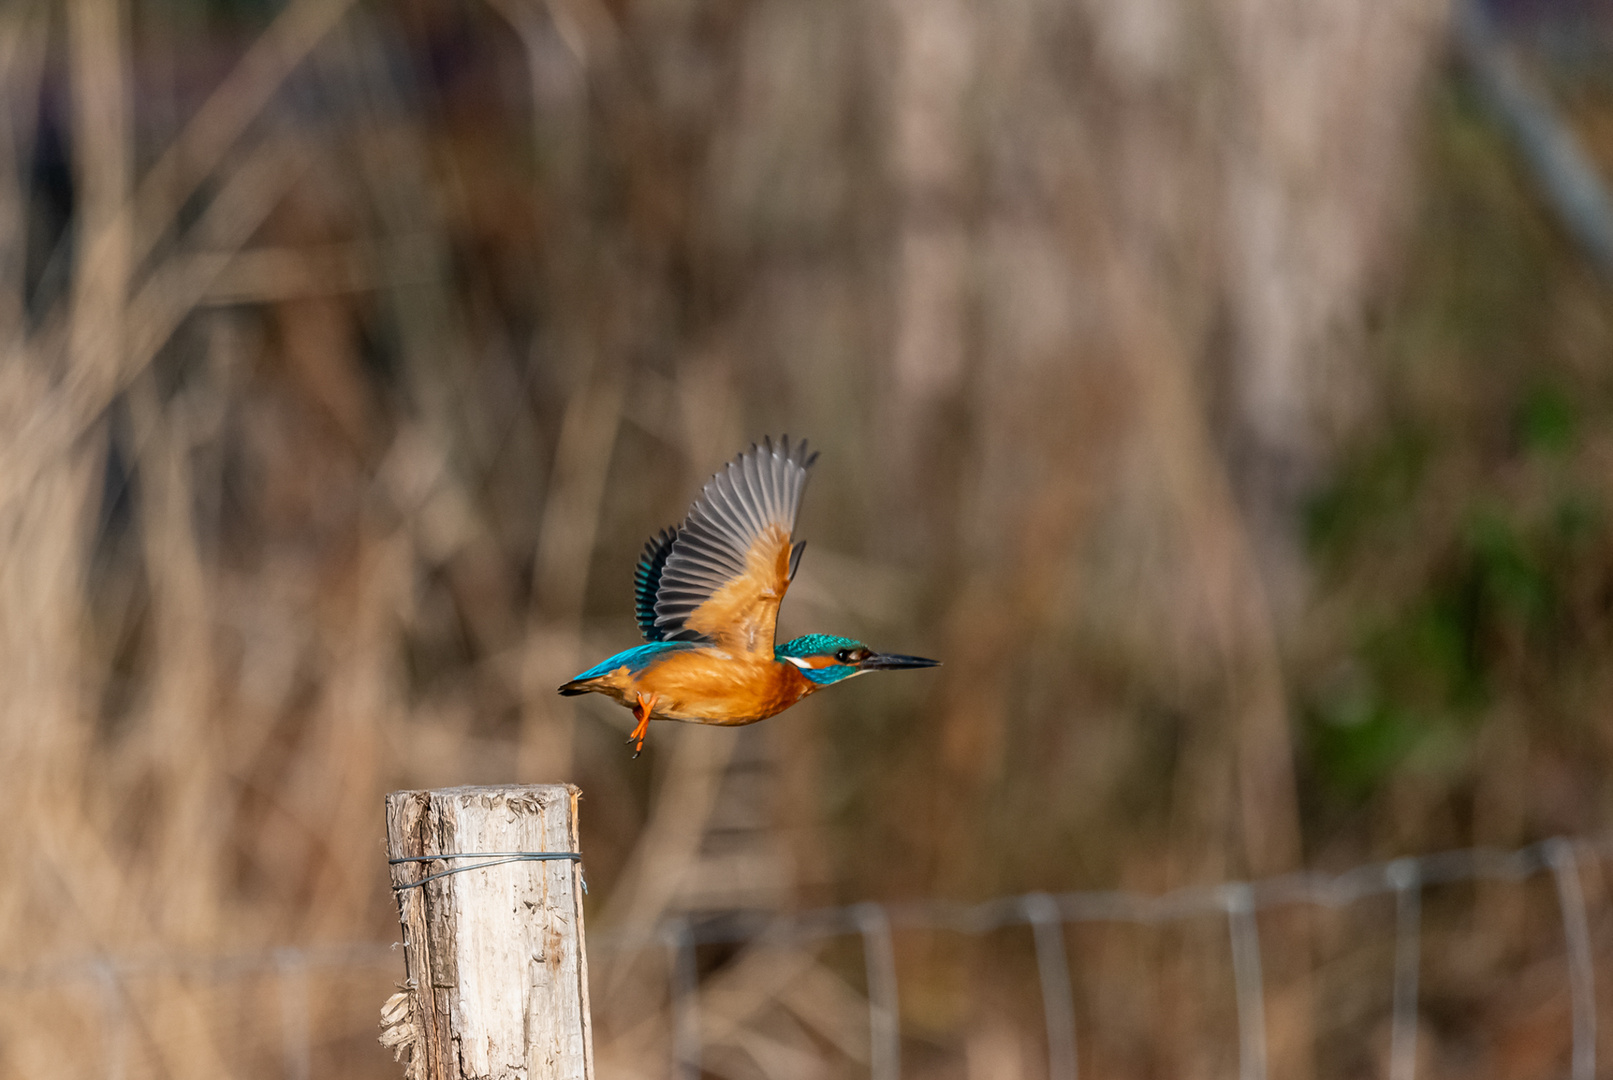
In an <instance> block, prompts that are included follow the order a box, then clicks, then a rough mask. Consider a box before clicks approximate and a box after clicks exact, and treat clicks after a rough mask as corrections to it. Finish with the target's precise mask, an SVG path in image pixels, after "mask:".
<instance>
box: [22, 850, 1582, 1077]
mask: <svg viewBox="0 0 1613 1080" xmlns="http://www.w3.org/2000/svg"><path fill="white" fill-rule="evenodd" d="M1609 854H1613V842H1609V841H1606V840H1572V839H1566V838H1555V839H1550V840H1545V841H1542V842H1540V843H1537V844H1533V845H1530V846H1528V847H1524V848H1520V849H1518V850H1514V851H1500V850H1495V849H1486V848H1471V849H1464V850H1458V851H1449V852H1442V853H1438V854H1433V855H1426V856H1421V857H1407V858H1400V859H1395V860H1393V861H1390V862H1385V863H1373V864H1365V865H1361V866H1357V867H1354V868H1352V869H1350V870H1347V871H1345V872H1343V873H1339V874H1324V873H1314V872H1305V873H1295V874H1288V875H1283V876H1280V877H1274V878H1268V879H1263V880H1258V881H1233V882H1227V883H1224V884H1221V885H1217V886H1207V887H1191V888H1184V889H1180V890H1177V891H1174V892H1169V893H1164V894H1161V895H1152V896H1151V895H1145V894H1140V893H1134V892H1123V891H1101V892H1099V891H1093V892H1069V893H1060V894H1049V893H1030V894H1025V895H1018V896H1005V897H999V898H995V899H992V900H988V901H985V902H982V903H979V904H963V903H956V902H952V901H945V900H926V901H919V902H911V903H892V904H878V903H871V902H865V903H859V904H854V905H849V906H844V907H832V908H822V909H818V910H812V911H804V912H800V913H793V914H787V915H761V914H755V913H738V914H734V915H730V916H715V917H702V918H698V919H696V918H692V917H679V918H674V919H671V920H669V921H666V922H663V923H661V924H659V925H656V926H648V927H623V928H618V929H606V930H602V931H598V932H595V933H594V934H592V935H591V936H590V939H589V942H588V944H589V947H590V949H591V951H593V952H595V953H597V954H609V953H612V952H616V951H620V950H630V949H646V948H652V949H653V948H664V949H666V950H667V951H668V960H669V963H668V965H667V970H668V973H669V977H668V982H669V985H668V988H667V993H668V998H669V1002H670V1016H671V1039H670V1052H671V1060H670V1071H671V1075H672V1076H673V1077H674V1078H677V1080H685V1078H687V1080H695V1078H698V1077H699V1076H700V1075H701V1074H702V1060H701V1050H702V1047H701V1034H700V1032H701V1024H700V977H699V971H698V967H697V963H696V955H695V954H696V950H697V948H699V947H700V946H702V945H751V944H761V945H766V944H772V945H800V944H805V943H811V942H821V941H824V940H826V939H832V938H848V939H854V940H856V941H858V942H860V946H861V952H862V961H863V965H864V969H865V972H864V974H865V978H866V988H867V1001H868V1020H867V1024H868V1033H869V1047H870V1054H869V1074H870V1076H871V1080H897V1078H898V1077H899V1076H900V1075H901V1073H902V1030H901V1022H900V1016H901V1014H900V990H899V986H898V976H897V964H896V953H895V949H894V946H893V937H894V935H895V934H897V933H901V932H909V931H941V932H948V933H955V934H962V935H970V936H979V935H984V934H988V933H991V932H993V931H998V930H1003V929H1007V928H1013V927H1025V928H1028V929H1029V930H1030V932H1031V937H1032V942H1033V946H1034V948H1033V956H1034V961H1035V967H1036V972H1037V977H1038V982H1039V991H1040V997H1041V1003H1042V1014H1043V1015H1042V1024H1043V1026H1044V1027H1045V1036H1046V1046H1047V1063H1046V1069H1047V1076H1048V1077H1049V1080H1076V1078H1077V1077H1078V1076H1079V1067H1078V1060H1079V1059H1078V1054H1077V1047H1078V1036H1079V1032H1078V1031H1077V1024H1076V1009H1075V1002H1074V993H1073V989H1072V969H1071V965H1070V954H1069V950H1068V949H1067V948H1066V938H1065V927H1066V926H1068V925H1071V924H1079V923H1105V922H1107V923H1131V924H1139V925H1163V924H1169V923H1175V922H1179V921H1182V920H1186V919H1191V918H1200V917H1204V916H1214V917H1219V918H1222V919H1224V920H1225V924H1226V933H1227V939H1228V943H1229V946H1230V956H1231V965H1230V966H1231V981H1232V984H1233V990H1234V1000H1235V1006H1236V1009H1235V1014H1236V1022H1237V1029H1238V1030H1237V1047H1238V1074H1239V1077H1240V1080H1265V1078H1266V1076H1267V1033H1266V1001H1265V992H1264V989H1263V985H1262V978H1263V976H1262V970H1263V965H1262V939H1261V930H1260V923H1259V919H1258V915H1259V914H1260V913H1261V912H1266V911H1270V910H1272V909H1277V908H1283V907H1294V906H1302V905H1312V906H1317V907H1322V908H1328V909H1334V910H1338V909H1343V908H1346V907H1349V906H1351V905H1353V904H1356V903H1358V902H1360V901H1362V900H1365V899H1368V898H1371V897H1382V896H1390V897H1392V898H1393V900H1394V918H1393V922H1392V932H1393V936H1394V947H1393V985H1392V1005H1391V1012H1392V1015H1391V1022H1390V1048H1389V1057H1388V1075H1389V1077H1390V1080H1413V1078H1414V1076H1415V1075H1416V1068H1417V1061H1418V1057H1417V1039H1418V1026H1419V1024H1418V1008H1419V999H1418V992H1419V991H1418V987H1419V979H1420V974H1421V968H1422V944H1423V942H1422V906H1423V905H1422V897H1423V893H1424V891H1425V890H1426V889H1428V888H1430V887H1435V886H1440V885H1450V884H1457V883H1464V882H1483V881H1507V882H1522V881H1524V880H1527V879H1530V878H1533V877H1536V876H1539V875H1549V877H1550V879H1551V882H1552V885H1553V892H1554V895H1555V898H1556V908H1557V915H1558V917H1559V919H1560V923H1561V930H1562V935H1563V946H1564V956H1565V964H1564V979H1565V983H1566V988H1567V992H1568V996H1569V1000H1570V1003H1571V1018H1572V1019H1571V1030H1570V1031H1569V1032H1567V1033H1566V1034H1567V1036H1568V1040H1569V1043H1570V1047H1571V1055H1570V1060H1571V1063H1572V1064H1571V1076H1572V1078H1573V1080H1592V1078H1593V1077H1594V1076H1595V1074H1596V1012H1597V1009H1596V988H1595V977H1594V956H1593V950H1592V941H1591V934H1590V927H1589V920H1588V917H1587V912H1586V902H1585V897H1584V893H1583V891H1582V887H1581V880H1580V872H1581V869H1582V865H1583V864H1584V863H1585V861H1586V860H1589V859H1601V858H1603V857H1605V856H1607V855H1609ZM401 967H402V953H401V951H400V950H399V949H398V948H397V947H396V946H394V945H389V944H380V943H370V942H356V943H349V944H339V945H319V946H307V947H284V948H275V949H268V950H263V951H258V952H248V953H239V954H231V955H215V956H198V955H187V954H182V953H174V952H158V951H154V952H151V953H142V954H124V955H101V956H86V957H81V958H75V959H72V960H64V961H59V962H55V963H49V964H42V965H37V966H33V967H28V968H21V969H10V970H6V969H0V994H39V993H44V992H47V991H51V990H59V989H62V988H73V989H76V990H78V991H80V992H87V993H88V995H89V996H91V997H93V999H94V1000H95V1002H96V1003H97V1008H98V1009H99V1018H98V1020H99V1027H100V1030H101V1031H102V1032H103V1038H102V1039H101V1040H99V1053H100V1055H101V1057H102V1061H101V1063H100V1067H99V1068H98V1069H97V1070H96V1071H97V1072H99V1073H100V1074H101V1075H104V1076H107V1077H111V1078H115V1080H121V1078H122V1077H125V1076H127V1075H129V1068H128V1064H127V1055H128V1050H129V1044H130V1027H131V1019H130V1013H131V1009H130V1003H131V1002H132V1001H134V1000H135V997H136V995H137V994H138V993H139V990H140V986H141V984H142V983H143V982H145V981H148V980H154V979H160V978H167V979H182V980H185V981H186V982H188V983H190V984H193V985H202V986H214V987H216V986H220V985H223V984H229V983H238V982H242V981H246V980H264V981H267V982H269V983H272V985H273V987H274V993H273V995H272V996H273V998H274V999H275V1001H276V1003H277V1005H276V1009H275V1010H274V1011H275V1012H277V1013H278V1017H277V1019H274V1020H271V1019H270V1018H268V1017H267V1016H264V1015H262V1014H261V1013H260V1014H259V1015H258V1020H259V1021H260V1022H261V1023H263V1024H266V1025H269V1024H272V1025H274V1026H275V1027H277V1029H278V1031H277V1032H260V1033H259V1034H260V1035H261V1036H264V1037H266V1038H268V1039H270V1040H271V1041H275V1036H276V1035H277V1042H278V1047H279V1052H278V1054H277V1055H276V1056H277V1057H278V1065H279V1073H280V1075H282V1076H284V1077H286V1078H287V1080H309V1078H310V1077H311V1076H312V1075H313V1073H314V1069H313V1065H312V1062H313V1060H314V1054H313V1035H312V1031H313V1024H312V1022H311V1015H310V1009H311V1006H310V994H309V984H310V980H311V979H312V978H314V977H316V976H317V975H320V974H321V973H325V974H329V973H336V972H354V971H370V972H378V971H382V970H387V969H396V973H397V974H398V975H401ZM374 1004H375V1005H376V1006H377V1007H379V1005H380V1002H379V1000H377V1001H376V1002H375V1003H374Z"/></svg>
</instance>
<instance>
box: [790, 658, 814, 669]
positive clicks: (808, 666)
mask: <svg viewBox="0 0 1613 1080" xmlns="http://www.w3.org/2000/svg"><path fill="white" fill-rule="evenodd" d="M784 659H786V660H788V661H789V662H790V663H792V664H794V665H795V666H796V667H798V668H800V669H801V670H802V671H811V670H812V665H811V664H809V663H807V662H806V661H805V660H798V659H796V658H795V657H793V656H786V657H785V658H784Z"/></svg>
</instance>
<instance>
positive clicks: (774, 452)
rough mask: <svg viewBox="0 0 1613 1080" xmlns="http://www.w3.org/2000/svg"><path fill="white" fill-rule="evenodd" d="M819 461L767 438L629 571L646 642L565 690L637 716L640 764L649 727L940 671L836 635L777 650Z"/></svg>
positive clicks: (748, 720)
mask: <svg viewBox="0 0 1613 1080" xmlns="http://www.w3.org/2000/svg"><path fill="white" fill-rule="evenodd" d="M817 459H818V455H817V454H816V453H808V451H807V443H806V440H805V439H801V440H799V441H798V442H795V443H793V444H792V443H791V442H790V437H789V436H788V435H786V436H784V437H783V438H782V439H780V440H779V441H778V443H777V444H774V442H773V440H772V439H771V438H767V439H763V440H762V442H761V444H760V445H754V444H753V445H752V446H751V448H750V449H749V450H747V451H745V452H744V453H742V454H740V455H739V456H738V457H736V458H735V459H734V460H733V461H731V462H729V463H728V464H727V465H726V466H725V467H724V468H723V469H722V471H720V472H719V473H717V475H715V476H713V477H712V478H711V479H710V480H709V481H707V483H706V486H705V487H704V488H703V489H701V492H700V497H699V498H698V499H696V500H695V503H694V505H693V506H692V507H690V508H689V514H688V516H687V517H686V518H684V520H683V524H681V525H677V526H675V527H673V528H670V529H662V530H661V531H660V532H659V533H657V534H656V535H655V536H652V537H651V538H650V540H649V542H648V543H646V544H645V545H644V554H643V555H642V556H641V557H640V559H639V562H638V567H637V570H636V571H635V572H634V575H633V587H634V588H633V594H634V610H635V614H636V615H637V618H638V626H639V631H640V633H642V634H643V636H644V644H642V645H635V646H634V647H633V648H631V649H628V650H626V651H625V652H619V653H617V654H616V655H615V656H613V657H611V658H610V659H609V660H605V661H603V662H601V663H599V664H595V665H594V666H593V667H591V668H589V669H588V670H587V671H585V672H583V673H582V674H581V675H578V676H577V677H576V678H575V679H572V680H571V681H570V682H568V683H566V684H565V685H563V686H561V687H560V693H562V694H565V695H568V696H570V695H573V694H605V695H606V696H608V697H611V698H613V699H615V700H616V701H617V702H619V703H620V704H622V705H625V706H627V707H628V708H630V709H632V710H633V718H634V719H635V720H636V721H637V722H638V723H637V725H636V726H635V727H634V728H633V734H632V735H630V736H628V739H627V741H628V743H629V744H630V745H631V746H632V747H633V756H634V757H635V758H636V757H638V756H639V754H640V753H642V752H643V750H644V739H645V736H646V735H648V734H649V730H650V721H651V720H682V721H686V722H689V723H695V724H718V725H721V726H724V727H733V726H738V725H740V724H754V723H755V722H756V721H758V720H765V719H766V718H767V717H769V716H773V715H775V714H777V713H780V712H783V711H784V710H785V709H788V708H789V707H790V706H791V705H794V704H795V703H796V702H797V701H800V700H801V699H802V698H804V697H806V696H807V695H808V694H815V693H817V692H818V691H819V690H822V689H823V688H824V687H826V686H833V685H834V684H835V683H838V682H844V681H845V680H847V679H850V678H853V677H855V676H857V675H861V674H863V673H864V672H869V671H891V670H895V669H899V668H926V667H935V666H936V665H937V664H938V661H935V660H926V659H924V658H923V657H921V656H902V655H900V654H896V653H878V652H875V651H874V650H872V649H870V648H868V646H866V645H864V644H863V643H862V642H860V641H854V640H852V639H851V638H846V637H838V636H835V635H833V634H806V635H804V636H802V637H798V638H792V639H791V640H789V641H786V642H784V643H783V644H782V645H778V644H775V643H774V640H773V635H774V630H775V628H776V626H777V623H778V609H779V604H780V603H781V602H782V601H783V599H784V592H785V590H786V589H788V588H789V587H790V582H791V581H793V580H794V579H795V572H796V570H797V569H798V568H799V567H800V565H801V553H802V552H803V551H804V550H805V549H806V541H804V540H803V541H799V542H797V541H796V540H795V538H794V534H795V515H796V511H798V510H799V509H800V507H801V496H802V495H803V494H805V492H806V482H807V475H808V472H809V470H810V469H811V468H812V463H813V462H815V461H817Z"/></svg>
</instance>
